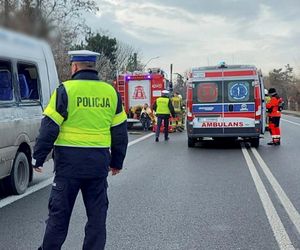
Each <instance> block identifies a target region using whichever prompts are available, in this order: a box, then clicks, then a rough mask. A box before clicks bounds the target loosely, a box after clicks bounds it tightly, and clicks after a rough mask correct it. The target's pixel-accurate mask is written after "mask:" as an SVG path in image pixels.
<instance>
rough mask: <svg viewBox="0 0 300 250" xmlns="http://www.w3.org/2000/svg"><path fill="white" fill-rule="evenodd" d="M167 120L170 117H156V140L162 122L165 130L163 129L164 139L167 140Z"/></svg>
mask: <svg viewBox="0 0 300 250" xmlns="http://www.w3.org/2000/svg"><path fill="white" fill-rule="evenodd" d="M169 118H170V115H157V127H156V133H155V136H156V138H158V137H159V134H160V127H161V125H162V123H163V122H164V126H165V129H164V134H165V139H167V138H168V136H169Z"/></svg>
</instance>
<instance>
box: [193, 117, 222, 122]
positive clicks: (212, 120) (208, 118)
mask: <svg viewBox="0 0 300 250" xmlns="http://www.w3.org/2000/svg"><path fill="white" fill-rule="evenodd" d="M197 121H198V122H218V118H217V117H216V118H212V117H197Z"/></svg>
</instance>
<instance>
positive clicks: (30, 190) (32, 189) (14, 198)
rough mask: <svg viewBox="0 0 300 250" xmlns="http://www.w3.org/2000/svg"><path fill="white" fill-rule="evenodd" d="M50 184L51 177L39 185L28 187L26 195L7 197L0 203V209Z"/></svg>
mask: <svg viewBox="0 0 300 250" xmlns="http://www.w3.org/2000/svg"><path fill="white" fill-rule="evenodd" d="M52 182H53V177H51V178H49V179H46V180H44V181H42V182H40V183H38V184H36V185H34V186H31V187H29V188H28V189H27V190H26V193H24V194H21V195H13V196H9V197H7V198H5V199H3V200H1V201H0V208H3V207H5V206H7V205H9V204H11V203H13V202H15V201H17V200H20V199H22V198H24V197H25V196H27V195H30V194H32V193H34V192H36V191H38V190H40V189H42V188H44V187H47V186H48V185H50V184H51V183H52Z"/></svg>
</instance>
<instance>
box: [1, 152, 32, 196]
mask: <svg viewBox="0 0 300 250" xmlns="http://www.w3.org/2000/svg"><path fill="white" fill-rule="evenodd" d="M29 178H30V169H29V163H28V159H27V157H26V155H25V154H24V153H23V152H18V153H17V156H16V158H15V160H14V165H13V168H12V170H11V173H10V176H8V177H7V179H5V186H6V187H7V188H8V189H9V190H10V192H11V193H12V194H23V193H25V191H26V189H27V187H28V183H29Z"/></svg>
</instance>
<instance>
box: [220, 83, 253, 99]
mask: <svg viewBox="0 0 300 250" xmlns="http://www.w3.org/2000/svg"><path fill="white" fill-rule="evenodd" d="M225 85H227V97H228V101H229V102H248V101H250V97H251V85H250V83H249V82H248V81H232V82H228V84H226V83H225Z"/></svg>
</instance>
